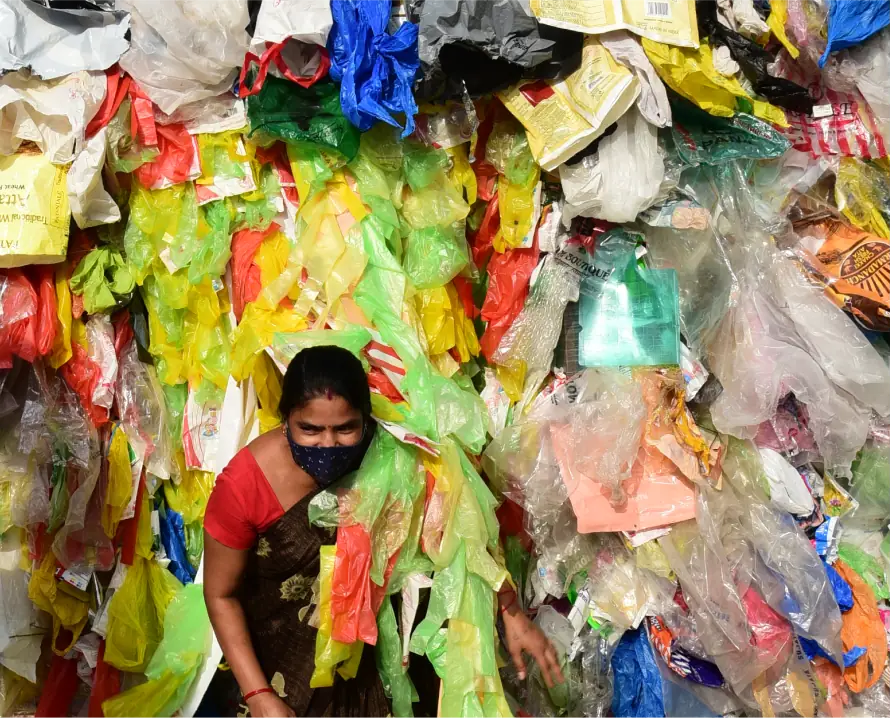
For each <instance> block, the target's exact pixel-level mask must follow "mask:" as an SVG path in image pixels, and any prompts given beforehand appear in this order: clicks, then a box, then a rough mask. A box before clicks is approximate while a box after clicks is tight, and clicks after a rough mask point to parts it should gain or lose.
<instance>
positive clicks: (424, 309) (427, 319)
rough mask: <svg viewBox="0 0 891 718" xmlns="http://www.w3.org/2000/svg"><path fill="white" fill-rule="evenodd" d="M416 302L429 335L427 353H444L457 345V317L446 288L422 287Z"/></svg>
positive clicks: (425, 334)
mask: <svg viewBox="0 0 891 718" xmlns="http://www.w3.org/2000/svg"><path fill="white" fill-rule="evenodd" d="M415 303H416V306H417V309H418V314H419V315H420V318H421V326H422V327H423V328H424V336H426V337H427V353H428V354H430V355H434V354H442V353H443V352H447V351H448V350H449V349H451V348H452V347H453V346H455V317H454V316H453V314H452V304H451V302H450V301H449V294H448V292H447V291H446V288H445V287H434V288H433V289H420V290H418V292H417V294H416V295H415Z"/></svg>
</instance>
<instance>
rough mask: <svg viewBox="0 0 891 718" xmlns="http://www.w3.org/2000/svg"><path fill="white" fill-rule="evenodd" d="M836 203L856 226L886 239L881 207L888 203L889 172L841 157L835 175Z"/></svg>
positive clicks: (886, 234)
mask: <svg viewBox="0 0 891 718" xmlns="http://www.w3.org/2000/svg"><path fill="white" fill-rule="evenodd" d="M835 204H836V206H837V207H838V208H839V210H840V211H841V213H842V214H843V215H844V216H845V217H847V218H848V220H849V221H850V222H851V224H853V225H854V226H855V227H859V228H860V229H862V230H864V231H865V232H869V233H871V234H875V235H878V236H879V237H881V238H882V239H889V233H888V223H887V222H886V221H885V218H884V216H883V215H882V207H887V206H888V172H887V170H886V171H882V170H881V169H879V168H878V167H876V166H874V165H872V164H870V163H869V162H864V161H863V160H858V159H857V158H856V157H842V158H841V159H839V162H838V172H837V173H836V176H835Z"/></svg>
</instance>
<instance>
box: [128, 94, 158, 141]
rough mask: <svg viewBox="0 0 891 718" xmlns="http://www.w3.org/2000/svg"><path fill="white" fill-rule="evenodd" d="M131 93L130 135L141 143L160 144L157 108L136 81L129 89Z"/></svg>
mask: <svg viewBox="0 0 891 718" xmlns="http://www.w3.org/2000/svg"><path fill="white" fill-rule="evenodd" d="M127 91H128V92H129V93H130V135H131V136H132V137H134V138H135V139H136V140H137V141H138V142H139V143H140V144H141V145H143V146H149V147H156V146H157V145H158V127H157V125H156V124H155V108H154V105H153V104H152V101H151V100H150V99H149V98H148V95H146V94H145V93H144V92H143V91H142V88H140V87H139V85H137V84H136V83H135V82H131V83H130V87H129V88H128V89H127Z"/></svg>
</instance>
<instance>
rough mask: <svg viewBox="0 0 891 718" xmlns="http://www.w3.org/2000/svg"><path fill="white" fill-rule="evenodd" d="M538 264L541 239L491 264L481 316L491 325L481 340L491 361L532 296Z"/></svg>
mask: <svg viewBox="0 0 891 718" xmlns="http://www.w3.org/2000/svg"><path fill="white" fill-rule="evenodd" d="M493 201H497V200H493ZM537 264H538V237H537V236H536V238H535V241H534V242H533V243H532V247H531V248H530V249H519V248H518V249H510V250H508V251H507V252H505V253H504V254H496V255H495V256H494V257H492V259H491V261H490V262H489V266H488V269H487V271H488V273H489V289H488V291H487V292H486V299H485V301H484V302H483V308H482V312H481V316H482V318H483V321H485V322H488V324H487V325H486V331H485V333H484V334H483V336H482V338H481V339H480V349H481V350H482V352H483V356H485V357H486V359H491V357H492V354H494V353H495V350H496V349H497V348H498V344H499V343H500V342H501V338H502V337H503V336H504V334H505V332H507V330H508V329H510V326H511V324H513V323H514V319H516V318H517V315H518V314H519V313H520V311H522V309H523V304H525V302H526V295H527V294H528V292H529V279H530V278H531V277H532V272H533V271H534V270H535V267H536V265H537Z"/></svg>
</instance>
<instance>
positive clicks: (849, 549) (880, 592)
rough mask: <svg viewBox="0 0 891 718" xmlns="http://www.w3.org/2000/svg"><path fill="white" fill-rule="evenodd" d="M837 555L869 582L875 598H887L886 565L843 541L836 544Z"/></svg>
mask: <svg viewBox="0 0 891 718" xmlns="http://www.w3.org/2000/svg"><path fill="white" fill-rule="evenodd" d="M838 556H839V558H840V559H841V560H842V561H844V562H845V563H846V564H848V566H850V567H851V568H852V569H854V570H855V571H856V572H857V573H858V574H859V576H860V578H862V579H863V580H864V581H866V583H868V584H869V587H870V588H871V589H872V592H873V593H874V594H875V595H876V598H877V599H879V600H886V601H887V600H888V598H889V593H888V569H887V565H882V563H881V562H880V561H879V560H877V559H876V558H874V557H873V556H870V555H869V554H868V553H866V551H863V550H862V549H860V548H858V547H857V546H855V545H854V544H850V543H845V542H844V541H842V542H841V543H839V545H838Z"/></svg>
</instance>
